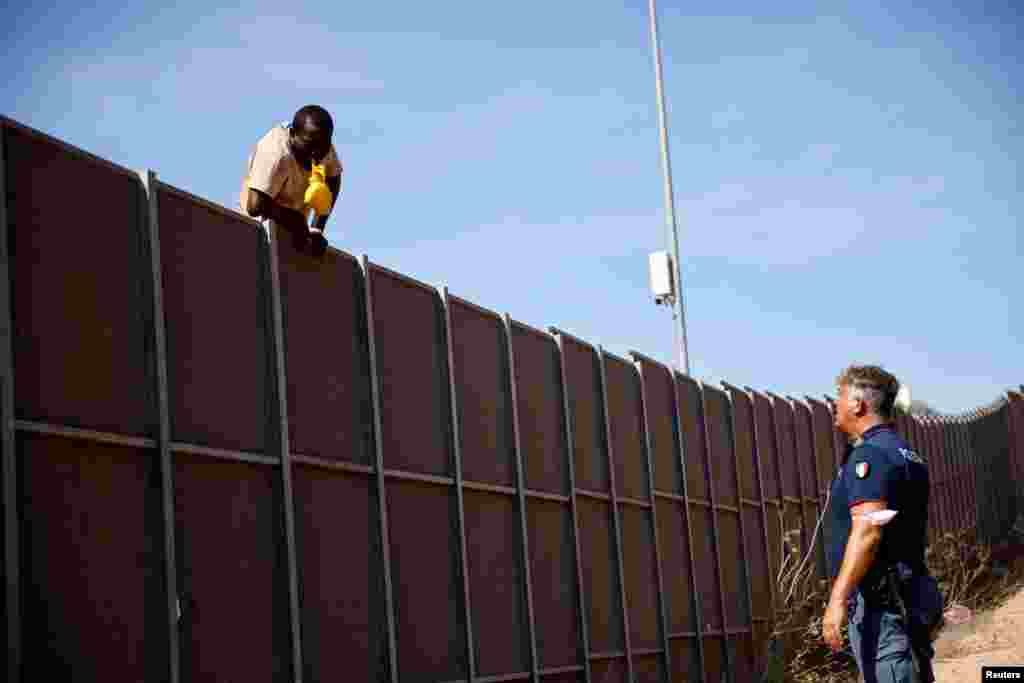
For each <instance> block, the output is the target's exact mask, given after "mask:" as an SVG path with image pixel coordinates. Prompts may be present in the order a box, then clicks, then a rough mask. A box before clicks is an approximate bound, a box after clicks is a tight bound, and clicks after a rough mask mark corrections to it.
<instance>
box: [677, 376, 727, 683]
mask: <svg viewBox="0 0 1024 683" xmlns="http://www.w3.org/2000/svg"><path fill="white" fill-rule="evenodd" d="M677 374H679V376H680V377H682V376H684V375H682V373H676V371H674V370H670V371H669V375H670V376H671V378H672V401H673V404H674V405H675V421H676V438H677V439H678V440H679V456H678V460H679V468H680V477H681V479H682V488H683V506H684V509H685V511H686V551H687V553H686V554H687V558H686V559H687V561H688V562H689V563H690V590H691V591H692V596H691V609H692V610H693V623H694V625H695V627H696V631H697V637H696V639H697V666H699V667H700V680H701V681H704V680H705V678H704V676H705V673H706V671H707V668H706V666H707V664H706V656H705V654H704V608H703V606H702V605H701V603H700V602H699V601H698V600H697V596H698V595H699V592H698V583H697V565H696V560H695V558H694V555H693V517H692V515H691V513H690V485H689V483H688V482H689V475H688V472H687V467H688V466H689V458H691V457H696V455H695V454H692V453H687V451H686V439H685V437H684V435H683V416H682V410H681V405H682V399H681V398H680V396H679V383H678V381H677V378H676V375H677ZM698 390H699V387H698ZM698 395H699V394H698ZM722 618H723V619H724V618H725V617H724V615H723V617H722Z"/></svg>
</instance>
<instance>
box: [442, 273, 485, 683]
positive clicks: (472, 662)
mask: <svg viewBox="0 0 1024 683" xmlns="http://www.w3.org/2000/svg"><path fill="white" fill-rule="evenodd" d="M438 291H439V292H440V294H441V305H442V306H443V308H444V333H445V339H447V340H448V396H449V400H450V401H451V430H452V453H453V455H454V461H455V501H456V506H457V507H458V509H459V510H458V514H459V553H460V561H461V562H460V565H459V566H460V568H461V571H462V601H463V602H462V605H463V615H462V618H463V619H465V623H466V671H467V676H468V677H469V680H470V681H472V680H473V678H474V677H475V676H476V652H475V648H474V646H473V610H472V608H471V606H470V602H469V560H468V557H467V556H466V501H465V491H464V489H463V487H462V439H460V438H459V397H458V390H457V387H456V386H455V350H454V345H453V344H452V312H451V306H450V301H449V299H448V288H447V287H439V288H438Z"/></svg>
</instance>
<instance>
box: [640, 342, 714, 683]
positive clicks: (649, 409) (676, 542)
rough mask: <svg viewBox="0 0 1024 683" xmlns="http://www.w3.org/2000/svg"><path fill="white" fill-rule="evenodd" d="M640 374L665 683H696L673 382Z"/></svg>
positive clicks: (644, 370)
mask: <svg viewBox="0 0 1024 683" xmlns="http://www.w3.org/2000/svg"><path fill="white" fill-rule="evenodd" d="M640 373H641V377H642V380H643V391H644V410H645V415H646V424H647V439H648V443H649V446H650V458H651V464H652V470H653V476H652V478H653V487H654V492H653V495H654V499H655V509H656V512H657V523H658V530H657V533H658V548H659V551H660V559H661V575H662V601H663V604H664V607H665V623H666V626H665V628H666V630H667V634H666V640H667V642H668V651H669V656H668V660H669V664H670V672H669V680H671V681H680V680H682V681H691V680H700V676H701V659H700V640H699V634H700V626H699V624H698V622H697V607H696V598H697V589H696V583H695V578H694V571H693V563H694V558H693V556H692V554H691V544H690V521H689V515H688V511H687V505H686V493H687V492H686V487H685V483H684V482H685V475H684V472H683V459H684V457H685V455H684V454H683V452H682V451H681V450H680V432H679V426H678V422H677V417H676V400H675V388H674V382H673V379H672V374H671V372H670V371H669V370H668V369H666V368H665V367H664V366H662V365H659V364H657V363H654V362H653V361H649V360H647V359H641V360H640Z"/></svg>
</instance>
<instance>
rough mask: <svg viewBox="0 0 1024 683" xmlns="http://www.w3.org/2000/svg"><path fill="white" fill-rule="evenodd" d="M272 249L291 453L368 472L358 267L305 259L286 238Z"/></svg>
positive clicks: (329, 258) (368, 412) (347, 259)
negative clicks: (278, 285)
mask: <svg viewBox="0 0 1024 683" xmlns="http://www.w3.org/2000/svg"><path fill="white" fill-rule="evenodd" d="M277 249H278V262H279V264H280V266H279V272H280V279H281V308H282V318H283V329H284V345H285V368H286V373H285V374H286V377H287V381H288V389H287V392H288V393H287V397H288V435H289V439H288V440H289V444H290V448H291V451H292V452H293V453H295V454H299V455H305V456H311V457H316V458H322V459H326V460H331V461H343V462H352V463H358V464H361V465H370V464H372V463H373V459H374V454H373V405H372V398H371V392H370V366H369V353H368V347H367V338H366V314H365V310H364V309H365V305H364V301H365V294H364V291H363V276H362V270H361V269H360V268H359V263H358V262H357V261H356V260H355V259H354V258H352V257H351V256H349V255H348V254H344V253H341V252H337V251H334V250H333V249H332V250H330V251H328V252H327V254H326V255H325V256H324V258H323V259H322V260H318V261H317V260H311V259H310V258H309V256H308V255H307V254H304V253H301V252H298V251H296V249H295V247H294V246H293V245H292V241H291V240H290V239H288V238H287V237H285V236H282V238H281V239H278V240H277Z"/></svg>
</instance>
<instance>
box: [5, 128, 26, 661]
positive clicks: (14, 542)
mask: <svg viewBox="0 0 1024 683" xmlns="http://www.w3.org/2000/svg"><path fill="white" fill-rule="evenodd" d="M6 138H7V129H6V126H3V125H2V122H0V382H3V388H2V391H3V393H2V394H0V417H2V419H3V422H2V424H0V430H2V433H0V451H2V453H3V472H4V490H3V505H4V576H5V579H6V582H7V585H6V586H5V590H6V594H5V597H4V599H5V602H4V606H5V607H6V608H7V680H9V681H20V680H21V654H22V653H21V579H20V570H21V563H20V560H19V557H18V549H19V544H18V534H19V531H20V529H19V522H18V496H17V492H18V485H17V479H18V455H17V453H16V452H15V448H16V445H15V439H14V419H15V410H14V352H13V347H14V327H13V323H12V321H11V253H10V246H11V236H10V234H9V232H8V230H9V224H8V222H7V148H6V144H5V143H6Z"/></svg>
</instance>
